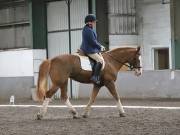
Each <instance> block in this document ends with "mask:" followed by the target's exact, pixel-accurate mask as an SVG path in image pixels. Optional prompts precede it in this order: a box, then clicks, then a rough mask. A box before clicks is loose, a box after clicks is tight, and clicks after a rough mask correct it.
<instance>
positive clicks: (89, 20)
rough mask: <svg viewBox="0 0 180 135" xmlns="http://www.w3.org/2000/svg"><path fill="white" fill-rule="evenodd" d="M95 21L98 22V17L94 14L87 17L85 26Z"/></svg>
mask: <svg viewBox="0 0 180 135" xmlns="http://www.w3.org/2000/svg"><path fill="white" fill-rule="evenodd" d="M93 21H97V20H96V16H95V15H94V14H89V15H87V16H86V17H85V20H84V22H85V24H86V23H88V22H93Z"/></svg>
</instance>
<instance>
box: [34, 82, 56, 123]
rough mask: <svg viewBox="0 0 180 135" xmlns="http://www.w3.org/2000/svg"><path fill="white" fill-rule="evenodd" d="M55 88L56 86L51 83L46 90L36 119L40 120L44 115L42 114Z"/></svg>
mask: <svg viewBox="0 0 180 135" xmlns="http://www.w3.org/2000/svg"><path fill="white" fill-rule="evenodd" d="M57 89H58V87H57V86H55V85H53V86H52V87H51V89H50V90H49V91H47V93H46V98H45V99H44V101H43V104H42V107H41V108H40V112H39V113H38V114H37V119H38V120H41V119H42V118H43V117H44V115H45V114H46V112H47V107H48V104H49V101H50V99H51V97H52V96H53V95H54V94H55V93H56V91H57Z"/></svg>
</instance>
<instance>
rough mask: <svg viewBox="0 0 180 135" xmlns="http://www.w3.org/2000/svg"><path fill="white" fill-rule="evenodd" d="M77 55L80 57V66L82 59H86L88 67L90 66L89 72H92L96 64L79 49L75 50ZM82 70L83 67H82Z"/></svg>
mask: <svg viewBox="0 0 180 135" xmlns="http://www.w3.org/2000/svg"><path fill="white" fill-rule="evenodd" d="M77 54H78V55H79V56H80V60H81V66H82V61H83V58H88V59H89V62H90V65H91V70H93V67H94V65H95V64H96V61H95V60H93V59H92V58H90V57H89V56H88V55H86V54H85V53H84V52H83V51H82V50H81V49H78V50H77ZM82 68H83V67H82Z"/></svg>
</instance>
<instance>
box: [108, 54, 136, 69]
mask: <svg viewBox="0 0 180 135" xmlns="http://www.w3.org/2000/svg"><path fill="white" fill-rule="evenodd" d="M106 54H107V55H108V56H110V57H111V58H113V59H114V60H116V61H117V62H119V63H121V64H123V65H124V66H126V67H128V68H130V69H131V70H133V68H134V66H133V65H128V64H126V63H123V62H121V61H120V60H118V59H116V58H114V57H113V56H112V55H111V54H109V53H106Z"/></svg>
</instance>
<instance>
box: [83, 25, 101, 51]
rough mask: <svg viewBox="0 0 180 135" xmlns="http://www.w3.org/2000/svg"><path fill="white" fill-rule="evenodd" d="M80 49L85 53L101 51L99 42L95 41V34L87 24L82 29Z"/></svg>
mask: <svg viewBox="0 0 180 135" xmlns="http://www.w3.org/2000/svg"><path fill="white" fill-rule="evenodd" d="M81 49H82V50H83V51H84V53H86V54H92V53H99V52H100V51H101V44H100V43H99V42H98V41H97V34H96V32H95V30H93V28H92V27H90V26H88V25H85V26H84V28H83V31H82V44H81Z"/></svg>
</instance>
